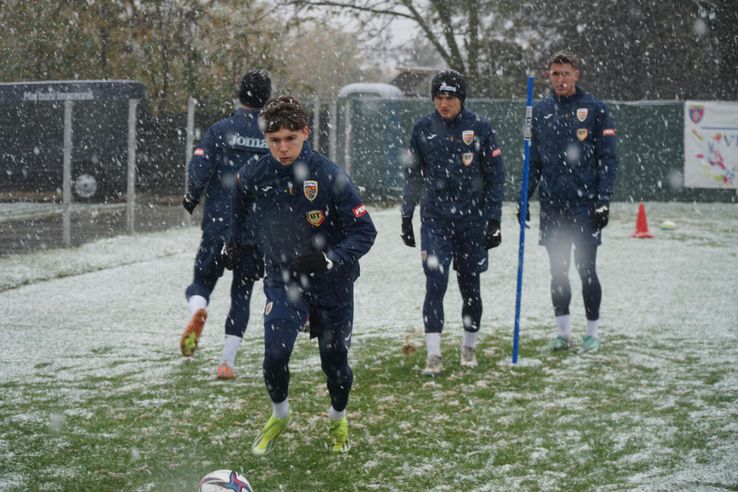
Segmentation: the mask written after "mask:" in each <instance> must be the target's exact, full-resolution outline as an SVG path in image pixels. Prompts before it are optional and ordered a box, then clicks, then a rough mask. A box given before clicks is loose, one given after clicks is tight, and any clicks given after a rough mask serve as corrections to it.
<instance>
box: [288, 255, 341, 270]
mask: <svg viewBox="0 0 738 492" xmlns="http://www.w3.org/2000/svg"><path fill="white" fill-rule="evenodd" d="M332 266H333V262H332V261H331V260H329V259H328V257H327V256H326V255H325V254H323V253H321V252H320V251H315V252H312V253H305V254H304V255H302V256H300V257H298V258H297V265H296V268H297V271H298V272H300V273H307V274H310V273H325V272H327V271H328V270H330V269H331V267H332Z"/></svg>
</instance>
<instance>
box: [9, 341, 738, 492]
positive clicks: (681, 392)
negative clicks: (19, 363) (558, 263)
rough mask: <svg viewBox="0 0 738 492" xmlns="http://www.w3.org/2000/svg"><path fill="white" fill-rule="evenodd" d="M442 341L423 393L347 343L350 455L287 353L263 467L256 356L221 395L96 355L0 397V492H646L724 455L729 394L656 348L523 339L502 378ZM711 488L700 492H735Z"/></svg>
mask: <svg viewBox="0 0 738 492" xmlns="http://www.w3.org/2000/svg"><path fill="white" fill-rule="evenodd" d="M456 341H457V338H453V337H452V336H448V337H446V339H445V341H444V366H445V368H446V370H445V372H444V374H443V375H442V376H440V377H437V378H426V377H423V376H421V375H420V370H421V368H422V366H423V364H424V361H425V354H424V351H423V350H422V349H421V350H419V351H418V352H417V353H415V354H413V355H411V356H406V355H404V354H402V352H401V351H400V345H401V340H396V339H389V338H358V339H356V340H355V342H354V347H353V348H352V352H351V360H352V365H353V369H354V375H355V382H354V389H353V392H352V394H351V399H350V403H349V420H350V431H351V437H352V444H353V447H352V449H351V451H350V452H349V453H348V454H346V455H334V454H331V453H330V452H329V451H328V450H327V449H326V448H325V443H326V440H327V436H328V420H327V416H326V411H327V408H328V405H329V399H328V394H327V390H326V389H325V379H324V376H323V374H322V372H321V370H320V364H319V361H318V358H317V352H318V351H317V345H316V343H315V342H314V341H309V340H308V339H307V337H301V339H300V340H299V341H298V344H297V347H296V349H295V353H294V355H293V363H292V365H291V368H292V384H291V389H290V395H291V396H290V400H291V408H292V412H293V413H292V422H291V425H290V427H289V428H288V430H287V431H286V432H285V434H284V435H283V436H282V437H281V438H280V442H279V443H278V446H277V448H276V450H275V451H274V452H273V453H272V454H271V455H269V456H267V457H264V458H257V457H254V456H251V455H250V454H249V448H250V446H251V443H252V440H253V438H254V437H255V436H256V434H257V432H258V431H259V429H260V428H261V426H262V425H263V424H264V422H265V421H266V419H267V418H268V416H269V412H270V407H269V404H268V399H267V396H266V391H265V389H264V384H263V381H262V378H261V371H260V348H259V347H250V348H248V349H247V350H244V352H243V353H242V355H241V356H240V357H241V359H243V362H242V363H241V365H240V366H239V373H238V375H239V377H238V379H236V380H235V381H231V382H220V381H216V380H215V379H214V374H213V369H214V367H215V363H216V361H217V358H216V354H215V352H212V351H211V352H208V351H204V352H200V353H198V354H197V356H196V357H195V358H194V359H193V360H192V361H190V362H182V360H181V358H180V357H179V356H178V355H177V354H161V357H159V358H150V359H147V360H143V359H142V360H130V359H126V358H118V359H116V358H115V354H114V351H113V350H112V349H110V348H108V347H106V348H105V349H101V350H99V351H98V352H97V353H95V354H91V356H90V357H99V358H101V360H103V359H105V358H109V359H110V363H109V365H108V366H107V370H106V371H96V370H89V371H87V372H86V371H85V367H84V365H81V366H77V367H73V366H66V368H65V371H69V372H71V373H73V374H74V377H66V378H65V377H62V375H63V373H59V372H57V373H56V377H53V376H54V375H53V374H50V375H49V376H48V377H46V376H44V377H37V378H35V379H33V380H31V381H28V382H25V383H24V384H18V383H10V382H5V383H2V384H0V391H2V394H3V395H4V397H3V399H2V401H0V417H1V418H2V437H1V438H0V452H2V454H3V455H5V459H3V460H2V461H0V489H2V490H70V491H71V490H75V491H77V490H95V491H106V490H111V491H112V490H129V491H137V490H142V491H143V490H172V491H183V490H194V488H195V485H196V483H197V481H198V479H199V478H201V477H202V476H203V475H205V474H206V473H208V472H209V471H212V470H214V469H218V468H232V469H236V470H239V471H240V472H241V473H243V474H245V475H246V476H247V477H248V479H249V480H250V482H251V484H252V485H253V487H254V489H255V490H257V491H274V490H277V491H278V490H284V491H294V490H305V489H308V490H330V491H343V490H347V491H353V490H357V491H359V490H361V491H363V490H382V491H385V490H398V491H419V490H438V491H443V490H512V489H518V490H592V489H596V488H603V487H605V488H610V489H629V488H635V487H638V486H643V485H644V484H649V483H650V484H651V485H654V486H656V487H657V488H658V486H659V484H660V483H661V481H662V480H663V479H664V477H671V476H673V475H674V474H676V473H678V472H679V471H680V469H681V467H683V466H684V463H685V462H687V461H692V462H696V463H700V462H703V463H710V462H713V461H714V457H713V456H712V455H711V454H710V452H709V448H710V446H711V445H714V443H715V440H717V441H718V443H721V442H722V443H725V442H728V441H729V440H730V438H731V437H730V432H729V431H727V430H722V431H716V429H720V428H721V427H722V426H724V425H726V424H727V423H729V422H730V421H731V419H733V418H734V416H735V413H734V411H731V405H732V404H734V402H735V399H734V395H733V396H730V395H725V394H720V393H717V394H716V393H715V392H710V391H705V385H715V384H719V382H720V381H721V380H722V379H723V378H725V377H727V376H728V375H729V370H730V369H729V368H727V367H725V368H723V367H721V366H719V365H709V364H708V366H707V367H706V366H705V362H704V361H702V362H700V360H699V359H698V358H696V357H682V358H677V359H675V358H673V357H672V355H673V354H671V353H670V351H669V350H668V347H664V348H654V347H650V348H649V352H648V353H639V352H638V348H637V346H636V345H635V343H636V342H635V341H634V340H631V339H627V338H613V339H611V340H608V342H607V343H606V344H605V345H603V348H602V350H601V352H600V353H598V354H592V355H579V354H577V353H564V354H551V353H545V352H542V348H543V346H544V344H545V340H525V343H524V344H523V345H522V352H521V356H520V364H519V365H518V366H517V367H513V366H512V365H511V363H510V358H511V357H510V353H509V345H510V343H509V339H507V338H506V337H502V336H494V335H492V336H489V337H487V338H485V339H484V340H483V343H482V344H481V346H480V347H479V350H478V354H479V362H480V365H479V367H477V368H475V369H462V368H461V367H460V366H459V363H458V360H459V351H458V347H457V346H456ZM213 350H214V349H213ZM149 357H150V355H149ZM659 358H661V359H659ZM93 366H96V367H97V365H94V364H93ZM46 367H47V366H46V365H40V367H37V369H40V370H43V369H45V368H46ZM706 408H707V409H710V410H711V411H709V412H705V409H706ZM695 412H701V413H700V416H699V424H700V425H696V417H695V416H694V414H695ZM711 443H712V444H711ZM727 476H728V478H727V479H725V481H723V482H720V480H717V481H716V480H714V479H713V480H712V482H711V484H712V485H711V486H713V487H715V486H717V485H715V484H716V483H718V484H720V486H723V487H726V488H729V487H735V486H736V483H735V482H734V481H732V479H731V478H730V475H729V474H728V475H727ZM733 476H735V475H733ZM688 483H689V484H691V485H694V484H695V483H697V484H699V483H700V482H688ZM682 485H684V482H682ZM702 485H706V484H705V483H702Z"/></svg>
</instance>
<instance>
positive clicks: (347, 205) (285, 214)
mask: <svg viewBox="0 0 738 492" xmlns="http://www.w3.org/2000/svg"><path fill="white" fill-rule="evenodd" d="M235 234H240V235H241V237H239V238H235V237H234V235H235ZM376 236H377V230H376V228H375V227H374V223H373V222H372V219H371V218H370V216H369V213H368V211H367V208H366V206H365V205H364V203H363V201H362V199H361V197H360V196H359V193H358V191H357V189H356V187H355V186H354V184H353V183H352V182H351V179H350V178H349V177H348V175H347V174H346V172H345V171H344V170H343V169H341V168H340V167H339V166H338V165H337V164H336V163H334V162H332V161H330V160H329V159H327V158H326V157H325V156H323V155H322V154H319V153H317V152H313V150H312V147H311V146H310V143H309V142H305V144H304V146H303V149H302V151H301V153H300V156H299V157H298V159H297V160H296V161H295V162H294V163H293V164H292V165H289V166H284V165H282V164H281V163H279V162H278V161H276V160H275V159H274V158H273V157H272V155H271V154H267V155H264V156H263V157H261V158H259V160H258V161H256V162H254V163H251V164H249V165H247V166H244V167H242V168H241V170H240V171H239V172H238V175H237V176H236V191H235V193H234V195H233V213H232V216H231V240H236V241H238V242H242V243H243V242H246V243H255V244H257V245H259V246H260V248H261V249H262V251H264V252H265V253H266V255H265V256H266V273H267V278H266V280H265V285H270V286H273V285H281V284H284V283H285V282H286V277H285V276H283V274H284V273H289V274H290V275H292V276H294V275H295V261H296V260H297V258H298V257H299V256H301V255H302V254H304V253H307V252H313V251H322V252H324V253H325V254H326V255H327V256H328V258H330V260H331V261H332V262H333V268H332V269H331V270H330V271H328V272H326V273H318V274H315V276H314V278H313V279H312V280H311V285H313V286H315V287H319V286H323V287H330V286H331V285H332V284H334V283H336V282H338V281H341V280H346V279H348V280H351V281H353V280H356V278H358V276H359V261H358V260H359V258H360V257H362V256H363V255H364V254H366V253H367V252H368V251H369V249H370V248H371V247H372V245H373V244H374V238H375V237H376Z"/></svg>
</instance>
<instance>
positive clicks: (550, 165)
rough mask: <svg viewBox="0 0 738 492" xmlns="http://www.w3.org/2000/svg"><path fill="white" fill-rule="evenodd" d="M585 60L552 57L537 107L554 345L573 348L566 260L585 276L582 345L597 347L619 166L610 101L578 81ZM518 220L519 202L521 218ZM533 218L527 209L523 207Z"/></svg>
mask: <svg viewBox="0 0 738 492" xmlns="http://www.w3.org/2000/svg"><path fill="white" fill-rule="evenodd" d="M580 63H581V61H580V60H579V59H578V58H577V57H576V56H574V55H571V54H568V53H557V54H555V55H554V56H553V57H552V58H550V59H549V61H548V78H549V82H550V83H551V88H552V89H553V94H552V95H551V97H548V98H546V99H544V100H543V101H541V102H539V103H537V104H536V105H535V106H534V107H533V122H532V139H531V160H530V163H531V168H530V181H529V184H528V196H529V197H530V196H531V195H532V194H533V192H534V191H535V190H536V187H538V195H539V199H540V203H541V217H540V223H541V226H540V240H539V243H540V244H541V245H543V246H545V247H546V251H547V253H548V259H549V264H550V269H551V299H552V301H553V307H554V314H555V316H556V326H557V329H558V334H557V335H556V336H555V337H554V338H553V339H552V340H551V342H550V343H549V345H548V348H549V349H551V350H568V349H569V348H571V347H573V341H572V334H571V315H570V314H569V303H570V301H571V285H570V284H569V264H570V262H571V248H572V245H573V246H574V263H575V265H576V268H577V271H578V272H579V277H580V278H581V280H582V296H583V297H584V308H585V311H586V316H587V331H586V334H585V335H584V337H583V338H582V342H581V344H580V346H579V350H580V351H582V352H587V351H593V352H594V351H597V350H598V349H599V346H600V338H599V334H598V332H597V328H598V324H599V318H600V301H601V299H602V289H601V287H600V280H599V278H598V277H597V271H596V268H595V262H596V259H597V246H599V245H600V244H601V242H602V229H603V228H604V227H605V226H606V225H607V222H608V219H609V206H610V200H611V198H612V191H613V185H614V183H615V176H616V175H617V171H618V159H617V154H616V142H615V126H614V125H613V122H612V119H611V118H610V114H609V112H608V110H607V107H606V106H605V104H603V103H602V101H600V100H599V99H597V98H595V97H594V96H592V95H590V94H588V93H586V92H584V91H583V90H582V89H581V88H579V87H577V82H578V81H579V76H580ZM520 220H521V213H520V207H518V221H520ZM525 220H526V221H527V220H530V211H529V210H526V211H525Z"/></svg>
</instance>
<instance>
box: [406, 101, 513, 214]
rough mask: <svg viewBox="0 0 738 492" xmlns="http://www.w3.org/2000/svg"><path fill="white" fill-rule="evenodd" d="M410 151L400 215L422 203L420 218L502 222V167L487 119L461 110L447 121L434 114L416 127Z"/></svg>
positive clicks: (503, 183) (499, 154) (503, 181)
mask: <svg viewBox="0 0 738 492" xmlns="http://www.w3.org/2000/svg"><path fill="white" fill-rule="evenodd" d="M410 153H411V158H412V159H411V162H410V165H409V166H408V167H407V168H406V169H405V186H404V188H403V192H402V205H401V209H400V211H401V214H402V217H412V216H413V211H414V210H415V206H416V205H417V204H418V202H420V213H421V219H423V220H425V219H451V220H455V221H460V222H463V221H473V222H480V223H486V222H487V221H488V220H489V219H495V220H498V221H499V220H500V215H501V213H502V199H503V196H504V189H505V169H504V165H503V162H502V152H501V150H500V148H499V147H498V146H497V140H496V137H495V132H494V130H493V129H492V124H491V123H490V122H489V120H487V119H485V118H480V117H479V116H477V115H476V114H474V113H472V112H471V111H468V110H466V109H462V110H461V112H460V113H459V114H458V115H457V116H456V117H455V118H453V119H452V120H449V121H447V120H445V119H443V118H442V117H441V115H440V114H438V112H437V111H433V112H432V113H431V114H429V115H427V116H425V117H423V118H421V119H420V120H418V122H417V123H416V124H415V127H414V129H413V134H412V137H411V139H410Z"/></svg>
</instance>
